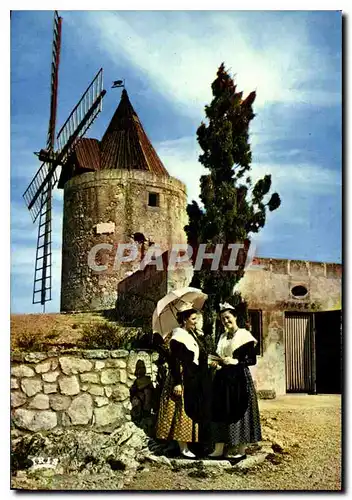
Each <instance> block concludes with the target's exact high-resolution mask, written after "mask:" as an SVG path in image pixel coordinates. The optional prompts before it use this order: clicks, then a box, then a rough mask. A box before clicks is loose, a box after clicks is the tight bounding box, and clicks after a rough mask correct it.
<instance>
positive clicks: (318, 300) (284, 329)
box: [118, 258, 342, 395]
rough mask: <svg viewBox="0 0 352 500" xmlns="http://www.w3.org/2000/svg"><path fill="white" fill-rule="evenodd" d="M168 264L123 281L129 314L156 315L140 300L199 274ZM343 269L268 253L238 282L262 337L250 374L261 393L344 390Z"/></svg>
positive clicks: (157, 295)
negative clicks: (342, 336)
mask: <svg viewBox="0 0 352 500" xmlns="http://www.w3.org/2000/svg"><path fill="white" fill-rule="evenodd" d="M164 269H165V270H164V272H160V271H157V270H156V269H155V267H154V266H152V268H151V269H150V270H148V271H147V269H146V270H145V271H144V272H140V271H139V272H137V273H135V274H134V275H132V276H130V277H127V278H125V279H124V280H123V281H121V282H120V283H119V285H118V288H119V293H123V294H126V295H127V296H128V297H129V300H128V301H126V307H125V312H126V314H127V312H129V314H130V315H131V316H133V315H137V314H138V315H143V314H144V315H145V316H146V317H147V316H149V317H150V316H151V313H152V310H151V309H150V308H151V307H152V305H150V306H149V302H148V303H146V304H145V305H143V307H142V308H141V304H142V303H143V300H141V299H140V297H143V296H145V297H149V298H150V297H152V298H153V299H154V302H155V303H156V302H157V300H158V299H160V298H162V296H163V295H165V293H167V292H168V291H170V290H171V289H173V288H177V287H179V286H187V285H188V283H189V282H190V280H191V278H192V267H191V266H189V268H188V269H187V266H186V265H184V264H183V265H182V267H180V268H179V269H177V268H176V270H173V271H167V266H165V268H164ZM341 274H342V266H341V265H340V264H330V263H322V262H306V261H299V260H285V259H269V258H256V259H255V260H254V262H253V265H251V266H250V267H249V268H248V269H247V271H246V273H245V275H244V277H243V278H242V280H241V281H240V282H239V283H238V285H237V287H238V291H240V292H241V295H242V297H243V298H244V299H245V300H246V302H247V305H248V310H249V319H250V324H251V331H252V333H253V335H254V336H255V337H256V338H257V339H258V345H257V364H256V365H255V366H253V367H251V371H252V375H253V378H254V381H255V384H256V387H257V389H258V390H259V391H264V392H266V393H268V391H269V392H271V393H272V394H274V393H275V394H276V395H280V394H285V393H286V392H310V393H340V392H341V369H342V358H341V356H342V350H341V308H342V306H341ZM185 280H186V281H187V280H188V283H185ZM134 297H139V299H138V300H135V299H134Z"/></svg>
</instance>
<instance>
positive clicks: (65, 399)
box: [50, 394, 71, 411]
mask: <svg viewBox="0 0 352 500" xmlns="http://www.w3.org/2000/svg"><path fill="white" fill-rule="evenodd" d="M70 403H71V398H70V397H69V396H63V395H62V394H53V395H52V396H50V407H51V408H52V409H53V410H55V411H62V410H67V408H68V407H69V406H70Z"/></svg>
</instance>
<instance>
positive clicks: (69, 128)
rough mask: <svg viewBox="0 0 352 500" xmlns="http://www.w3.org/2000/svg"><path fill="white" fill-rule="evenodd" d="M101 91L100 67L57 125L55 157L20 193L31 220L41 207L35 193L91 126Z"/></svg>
mask: <svg viewBox="0 0 352 500" xmlns="http://www.w3.org/2000/svg"><path fill="white" fill-rule="evenodd" d="M105 94H106V91H105V90H103V69H102V68H101V69H100V70H99V71H98V73H97V74H96V76H95V77H94V79H93V81H92V83H91V84H90V85H89V87H88V88H87V90H86V91H85V92H84V94H83V96H82V97H81V99H80V100H79V102H78V104H77V105H76V106H75V107H74V108H73V110H72V111H71V113H70V115H69V117H68V118H67V120H66V122H65V123H64V125H63V126H62V127H61V129H60V132H59V133H58V138H57V142H58V151H57V152H56V154H55V158H53V159H52V163H51V165H50V167H49V168H48V166H47V164H46V163H43V165H42V166H41V167H40V169H39V171H38V172H37V173H36V175H35V176H34V178H33V180H32V181H31V183H30V184H29V186H28V188H27V189H26V191H25V193H24V195H23V197H24V199H25V201H26V203H27V206H28V209H29V210H30V211H31V213H32V217H33V221H35V220H36V218H37V217H38V214H39V212H40V210H41V201H40V198H39V195H40V194H41V192H42V190H43V189H44V187H45V186H46V184H47V183H48V182H49V181H50V180H52V179H53V178H54V176H55V170H56V168H57V166H58V165H64V164H65V162H66V160H67V158H68V156H69V154H70V152H71V151H72V148H73V146H74V145H75V144H76V143H77V141H78V140H79V139H80V138H81V137H83V135H84V134H85V133H86V132H87V130H88V128H89V127H90V126H91V125H92V123H93V121H94V120H95V118H96V117H97V115H98V114H99V112H100V111H101V109H102V99H103V97H104V95H105ZM55 182H56V179H55V181H54V183H55Z"/></svg>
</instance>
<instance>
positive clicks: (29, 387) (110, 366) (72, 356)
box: [11, 350, 158, 432]
mask: <svg viewBox="0 0 352 500" xmlns="http://www.w3.org/2000/svg"><path fill="white" fill-rule="evenodd" d="M157 357H158V354H157V353H152V352H145V351H130V352H129V351H125V350H115V351H114V350H112V351H108V350H79V351H78V350H68V351H64V352H61V353H58V352H47V353H42V352H38V353H15V354H13V355H12V360H11V410H12V424H13V426H14V427H15V428H18V429H21V430H24V431H32V432H37V431H49V430H52V429H55V428H77V427H81V426H86V427H89V428H90V429H92V430H97V431H108V432H109V431H113V430H114V429H116V428H118V427H120V426H121V425H123V424H124V423H125V422H127V421H129V420H131V414H130V410H131V402H130V388H131V387H132V385H133V383H134V381H135V380H136V364H137V361H138V360H142V361H143V363H144V365H145V369H146V374H147V375H149V376H150V377H151V380H152V381H153V380H154V379H155V376H156V372H157V366H156V365H155V364H154V361H156V360H157Z"/></svg>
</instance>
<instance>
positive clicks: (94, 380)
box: [80, 372, 99, 384]
mask: <svg viewBox="0 0 352 500" xmlns="http://www.w3.org/2000/svg"><path fill="white" fill-rule="evenodd" d="M80 379H81V382H90V383H91V384H99V374H98V373H94V372H92V373H81V375H80Z"/></svg>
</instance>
